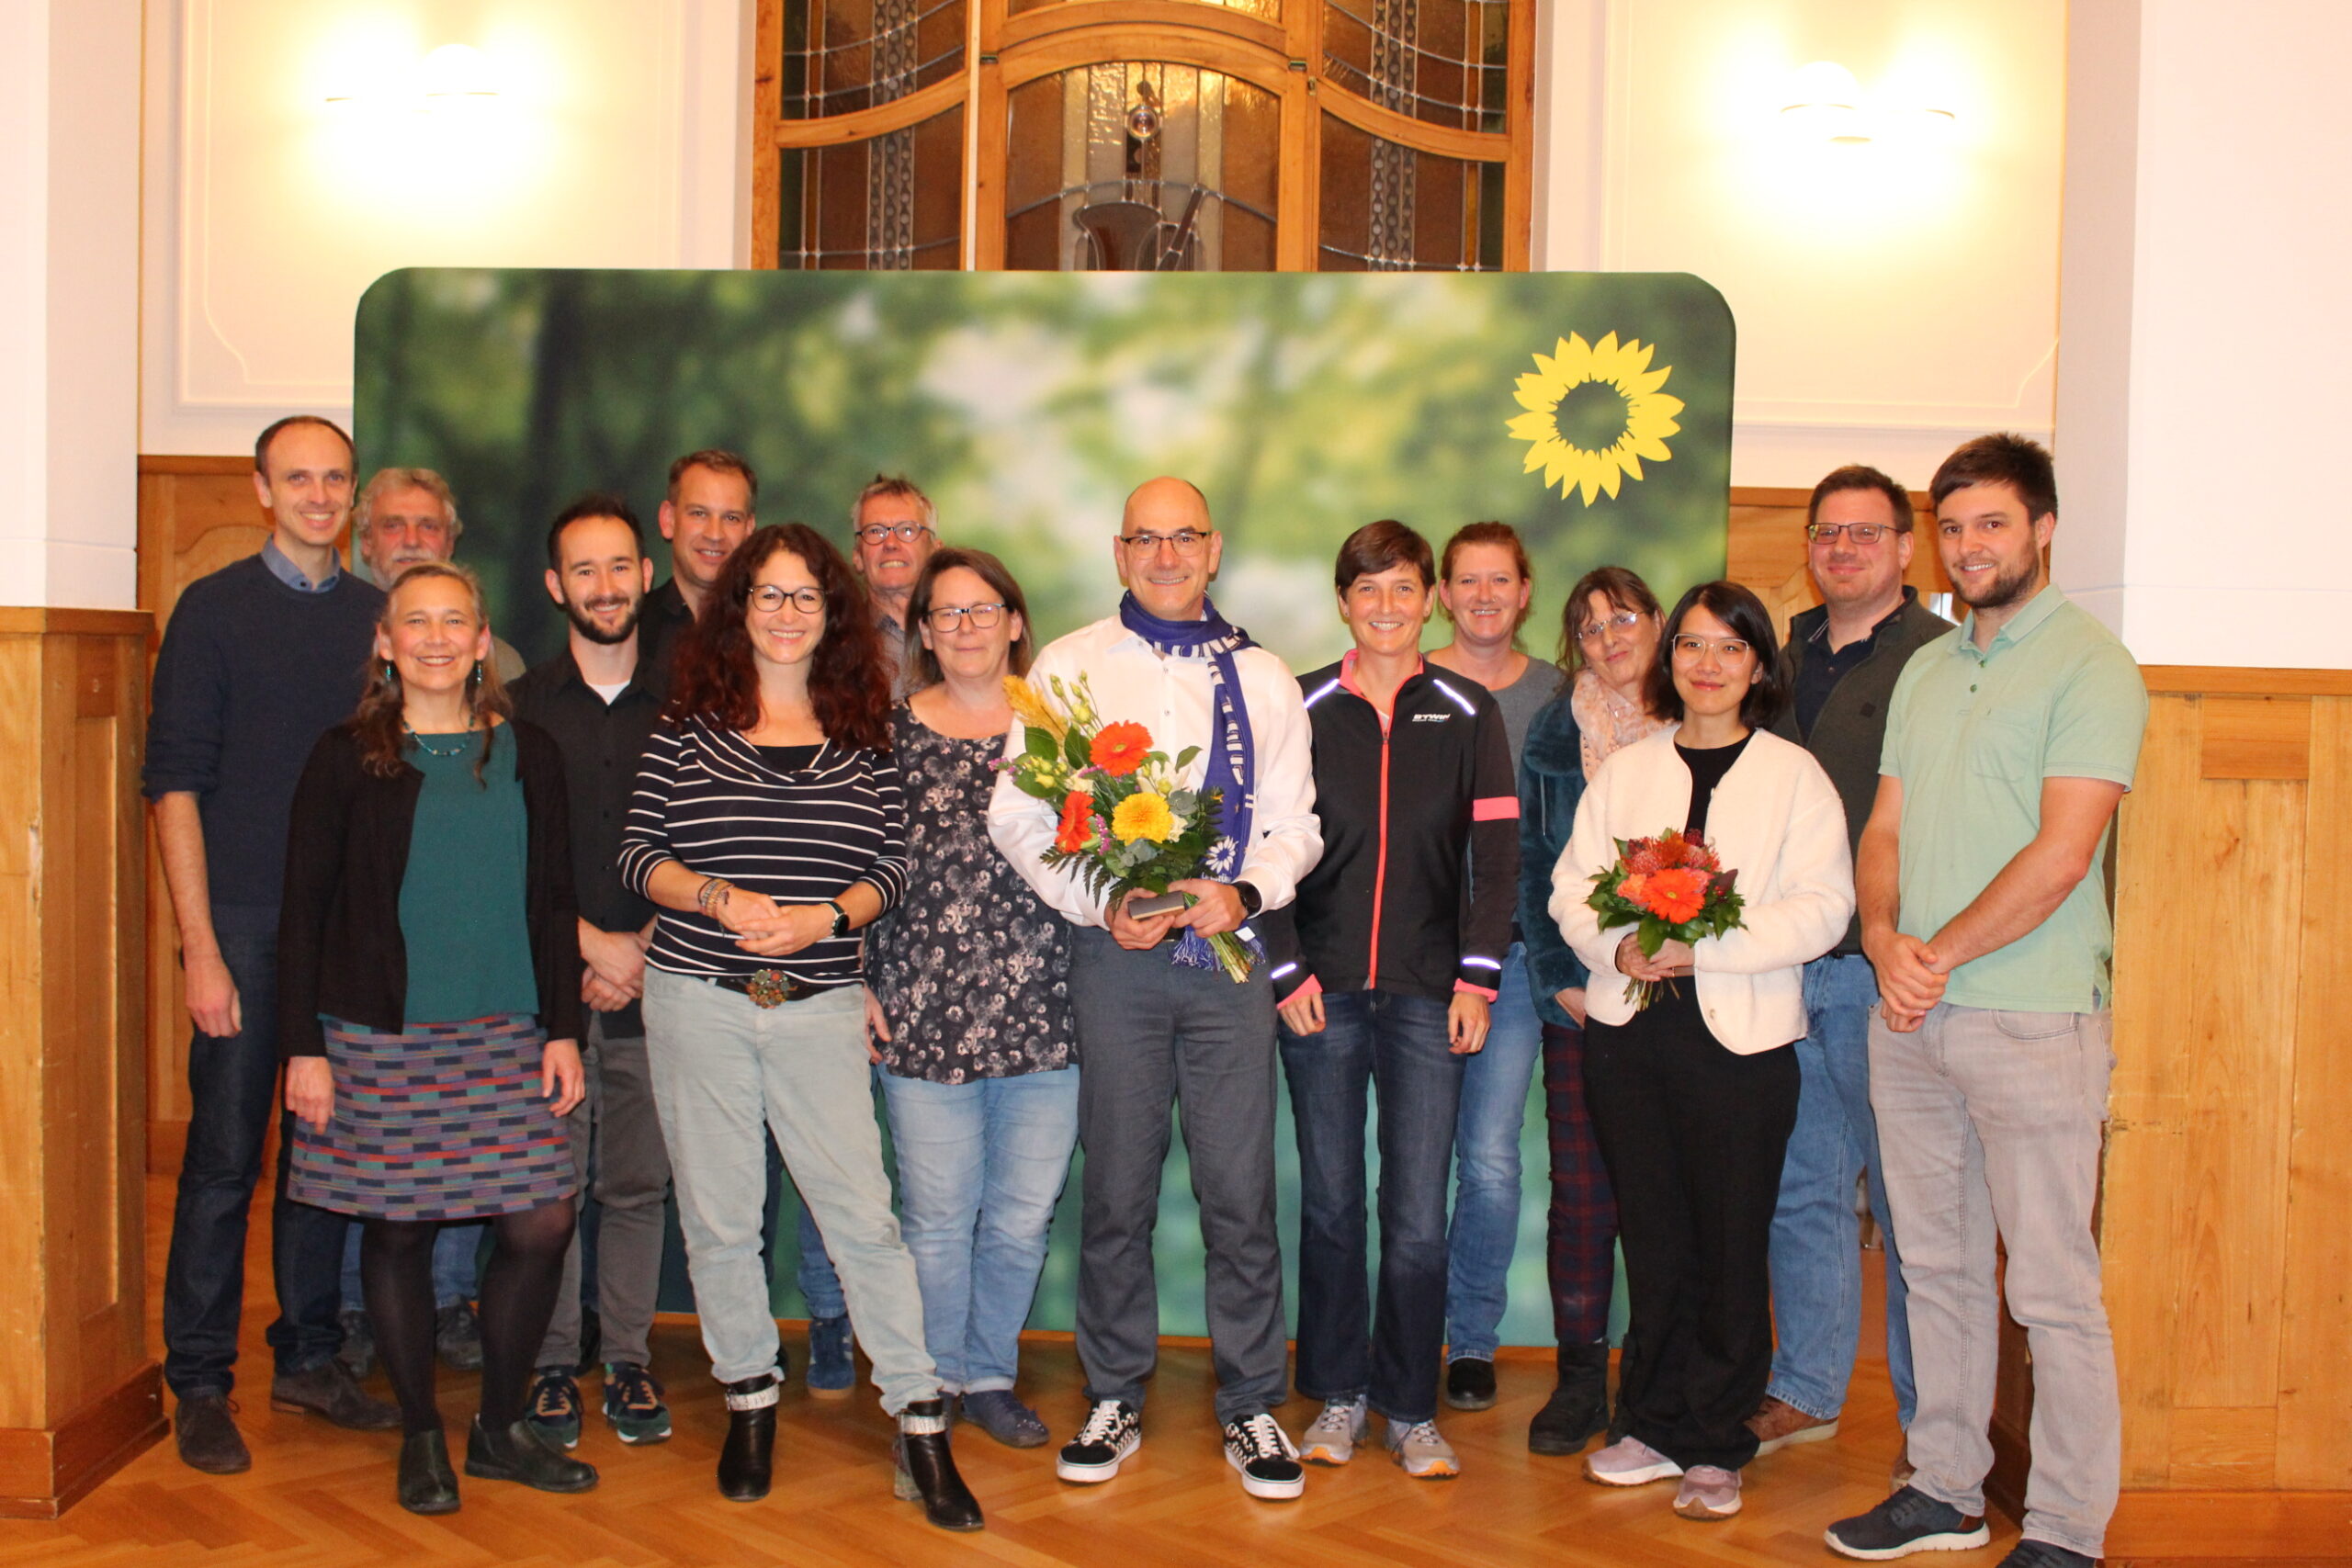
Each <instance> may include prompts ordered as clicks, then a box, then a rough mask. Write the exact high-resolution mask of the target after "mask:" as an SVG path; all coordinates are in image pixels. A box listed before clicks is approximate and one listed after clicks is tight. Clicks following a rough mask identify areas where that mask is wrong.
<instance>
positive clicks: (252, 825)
mask: <svg viewBox="0 0 2352 1568" xmlns="http://www.w3.org/2000/svg"><path fill="white" fill-rule="evenodd" d="M254 492H255V493H256V494H257V495H258V496H259V497H260V499H261V504H262V505H263V507H264V508H265V509H266V510H267V511H268V513H269V515H270V522H271V533H270V537H269V539H268V540H267V542H266V543H265V544H264V545H263V546H262V547H261V553H260V554H258V555H255V556H250V557H248V558H245V559H243V560H241V561H238V562H236V563H235V564H233V565H231V566H227V567H223V568H222V569H221V570H219V571H216V572H214V573H212V574H211V575H210V576H209V577H205V578H201V579H199V580H198V581H195V582H192V583H190V584H189V585H188V587H187V591H186V592H183V593H182V594H181V595H180V599H179V604H178V605H177V606H176V607H175V609H174V611H173V613H172V618H171V623H170V625H169V626H167V627H166V628H165V631H164V647H163V652H162V654H161V656H160V657H159V658H158V659H157V660H156V661H155V688H154V700H153V704H152V713H151V716H150V717H149V719H148V726H147V761H146V770H145V774H144V787H145V791H146V795H147V798H148V799H149V800H150V801H152V802H153V807H154V817H155V836H156V839H157V840H158V842H159V844H160V846H161V848H162V852H163V860H164V881H165V883H166V884H167V885H168V886H170V888H171V895H172V910H173V913H174V914H175V916H176V917H177V919H178V922H179V932H180V962H181V965H182V968H183V969H184V970H185V972H186V981H187V1007H188V1013H189V1016H190V1017H191V1018H192V1019H194V1021H195V1024H196V1032H195V1037H194V1038H193V1039H192V1040H191V1041H190V1042H189V1043H188V1063H187V1077H188V1100H189V1112H188V1126H187V1154H186V1156H184V1157H183V1158H182V1160H181V1162H180V1184H179V1198H178V1201H177V1203H176V1204H175V1207H174V1210H173V1214H172V1246H171V1253H170V1256H169V1258H168V1259H167V1260H166V1262H165V1263H164V1381H166V1382H169V1383H170V1384H171V1386H172V1392H173V1393H174V1394H175V1396H176V1397H177V1399H178V1401H179V1410H178V1414H177V1418H176V1420H175V1423H174V1429H175V1434H176V1436H177V1438H178V1442H179V1451H180V1457H181V1459H182V1460H184V1461H187V1463H188V1464H189V1465H191V1466H193V1467H195V1468H196V1469H198V1470H202V1471H209V1472H213V1473H216V1474H226V1473H230V1472H236V1471H241V1470H244V1469H246V1468H247V1467H248V1466H250V1465H251V1464H252V1463H253V1459H252V1456H251V1455H250V1454H248V1453H247V1452H246V1450H245V1444H244V1439H243V1438H241V1437H240V1436H239V1435H238V1433H237V1428H236V1424H235V1422H234V1421H233V1420H232V1419H231V1417H230V1414H229V1391H230V1388H231V1386H232V1383H233V1382H234V1377H235V1370H236V1361H237V1320H238V1315H239V1313H240V1311H241V1310H242V1308H243V1299H244V1260H245V1217H246V1212H247V1210H248V1209H249V1208H250V1207H251V1205H252V1202H253V1193H254V1181H255V1180H256V1179H258V1178H259V1176H260V1174H261V1151H262V1143H263V1139H264V1136H265V1134H266V1133H267V1131H268V1127H269V1120H270V1117H271V1116H272V1115H273V1114H274V1113H277V1112H278V1111H279V1101H278V1093H277V1069H278V1059H277V907H278V903H279V899H280V897H281V892H282V886H283V883H284V880H285V871H286V820H287V814H288V810H289V808H290V807H291V806H292V803H293V798H294V784H295V781H296V779H297V778H298V777H299V776H300V773H301V771H302V764H303V761H304V760H305V759H307V758H308V757H309V756H310V754H311V747H312V746H313V745H314V744H315V743H316V742H317V740H318V739H319V736H320V734H321V732H322V731H323V730H325V729H326V728H329V727H330V726H332V725H334V724H336V723H338V722H340V721H341V720H343V719H344V718H346V717H348V716H350V714H351V711H352V709H353V707H354V706H355V705H356V704H357V702H358V700H359V693H360V688H361V685H362V683H363V682H364V681H365V679H366V674H367V670H368V660H369V656H370V652H371V650H372V649H373V648H374V644H375V631H376V619H377V615H378V613H379V611H380V610H381V609H382V607H383V604H384V595H383V593H382V592H380V591H379V590H378V589H376V588H374V587H373V586H371V585H369V584H368V583H366V582H362V581H359V580H358V579H357V578H356V577H354V576H352V575H351V574H350V573H348V572H346V571H345V570H343V568H342V562H341V560H340V558H338V556H337V553H336V548H335V540H336V537H337V536H339V535H340V534H341V533H342V531H343V528H344V525H345V523H347V522H348V521H349V519H350V516H351V492H352V450H351V440H350V437H348V436H346V435H345V434H344V433H343V432H342V431H341V430H340V429H338V428H337V427H336V426H334V424H332V423H329V422H328V421H326V420H323V419H320V418H317V417H315V416H311V415H296V416H295V417H293V418H290V419H283V420H280V421H278V422H277V423H275V424H273V425H271V426H270V427H269V428H268V429H267V430H265V431H263V432H262V434H261V438H260V440H258V441H257V442H255V443H254ZM281 1133H282V1134H290V1126H289V1127H284V1128H281ZM292 1143H293V1140H292V1138H291V1136H290V1135H281V1138H280V1140H279V1144H278V1156H277V1157H278V1176H277V1199H276V1201H275V1202H274V1204H273V1207H272V1210H271V1219H272V1224H273V1228H274V1231H275V1237H274V1247H273V1256H272V1259H271V1261H272V1264H273V1272H274V1275H275V1278H276V1282H277V1305H278V1316H277V1322H275V1323H273V1324H271V1325H270V1327H269V1334H268V1338H269V1344H270V1348H271V1349H272V1350H273V1351H274V1352H275V1353H276V1357H277V1375H276V1377H275V1378H274V1379H273V1380H272V1381H271V1383H270V1390H269V1401H270V1405H271V1407H272V1408H274V1409H279V1410H307V1411H311V1412H313V1413H314V1414H317V1415H320V1416H325V1417H326V1418H327V1419H328V1420H330V1421H333V1422H334V1423H335V1424H336V1425H338V1426H343V1427H358V1428H362V1429H366V1430H377V1429H382V1428H390V1427H397V1426H399V1425H400V1413H399V1412H398V1411H397V1410H395V1409H393V1408H392V1407H391V1406H390V1405H389V1404H384V1403H382V1402H381V1401H379V1400H375V1399H371V1398H369V1397H368V1395H367V1394H365V1393H361V1392H360V1390H359V1386H358V1384H357V1383H356V1382H353V1381H352V1379H351V1375H350V1373H349V1372H347V1371H345V1370H344V1369H343V1368H342V1366H341V1365H339V1364H338V1363H337V1362H336V1361H335V1359H334V1353H335V1349H336V1347H337V1345H338V1344H339V1343H340V1339H341V1331H340V1328H339V1326H338V1325H337V1323H336V1314H335V1308H336V1305H337V1298H338V1291H337V1283H338V1272H339V1265H340V1263H341V1260H342V1257H343V1239H344V1234H345V1227H346V1226H347V1224H349V1222H348V1221H347V1220H345V1217H344V1216H343V1215H341V1214H336V1213H329V1212H327V1211H326V1210H324V1209H313V1208H311V1207H308V1206H307V1205H304V1204H300V1203H295V1202H291V1201H288V1199H287V1197H286V1164H287V1156H288V1150H289V1148H290V1147H291V1145H292Z"/></svg>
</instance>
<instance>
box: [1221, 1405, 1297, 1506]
mask: <svg viewBox="0 0 2352 1568" xmlns="http://www.w3.org/2000/svg"><path fill="white" fill-rule="evenodd" d="M1225 1462H1226V1463H1227V1464H1229V1465H1231V1466H1232V1467H1233V1468H1234V1469H1236V1470H1238V1471H1239V1472H1241V1490H1243V1491H1244V1492H1247V1493H1249V1494H1250V1495H1251V1496H1252V1497H1272V1498H1283V1497H1295V1496H1297V1495H1299V1494H1300V1493H1302V1492H1304V1491H1306V1466H1305V1465H1302V1464H1300V1463H1299V1462H1298V1448H1297V1445H1295V1444H1294V1443H1293V1442H1292V1441H1291V1440H1290V1436H1289V1434H1288V1433H1286V1432H1284V1431H1283V1429H1282V1427H1281V1426H1280V1424H1279V1423H1277V1422H1276V1421H1275V1420H1274V1418H1273V1417H1272V1416H1270V1415H1268V1414H1267V1413H1266V1412H1264V1411H1262V1410H1261V1411H1260V1412H1259V1413H1258V1414H1257V1415H1255V1416H1243V1417H1242V1418H1241V1419H1240V1420H1238V1421H1227V1423H1226V1424H1225Z"/></svg>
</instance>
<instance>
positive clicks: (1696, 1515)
mask: <svg viewBox="0 0 2352 1568" xmlns="http://www.w3.org/2000/svg"><path fill="white" fill-rule="evenodd" d="M1674 1511H1675V1512H1676V1513H1678V1514H1679V1515H1681V1516H1682V1517H1684V1518H1686V1519H1705V1520H1713V1519H1727V1518H1729V1517H1732V1516H1733V1515H1734V1514H1736V1513H1737V1512H1739V1472H1737V1471H1736V1470H1725V1469H1724V1468H1723V1467H1722V1466H1720V1465H1713V1464H1694V1465H1692V1466H1691V1468H1690V1469H1688V1470H1686V1471H1684V1472H1682V1484H1681V1485H1680V1486H1679V1487H1677V1488H1676V1489H1675V1493H1674Z"/></svg>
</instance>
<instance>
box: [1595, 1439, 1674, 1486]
mask: <svg viewBox="0 0 2352 1568" xmlns="http://www.w3.org/2000/svg"><path fill="white" fill-rule="evenodd" d="M1681 1473H1682V1467H1681V1466H1680V1465H1679V1464H1677V1463H1675V1462H1674V1461H1672V1460H1670V1459H1668V1458H1667V1457H1666V1456H1665V1455H1664V1454H1662V1453H1660V1452H1658V1451H1657V1450H1656V1449H1654V1448H1652V1447H1650V1446H1649V1445H1648V1444H1647V1443H1645V1442H1644V1441H1642V1440H1641V1438H1618V1439H1617V1440H1616V1441H1615V1442H1613V1443H1611V1444H1610V1445H1609V1446H1608V1447H1607V1448H1605V1449H1602V1450H1600V1451H1599V1452H1598V1453H1589V1454H1587V1455H1585V1456H1584V1478H1585V1479H1586V1480H1587V1481H1598V1482H1599V1483H1600V1484H1602V1485H1603V1486H1647V1485H1648V1484H1649V1483H1651V1482H1653V1481H1666V1480H1668V1479H1670V1478H1672V1477H1674V1476H1677V1475H1679V1474H1681Z"/></svg>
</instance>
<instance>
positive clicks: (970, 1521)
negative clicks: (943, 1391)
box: [890, 1399, 984, 1530]
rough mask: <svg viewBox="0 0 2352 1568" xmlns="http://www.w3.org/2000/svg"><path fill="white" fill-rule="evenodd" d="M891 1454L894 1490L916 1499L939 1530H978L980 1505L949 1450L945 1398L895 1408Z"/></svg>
mask: <svg viewBox="0 0 2352 1568" xmlns="http://www.w3.org/2000/svg"><path fill="white" fill-rule="evenodd" d="M890 1457H891V1458H892V1459H893V1460H894V1461H897V1463H898V1467H899V1475H898V1480H897V1483H896V1484H895V1485H894V1486H893V1487H892V1491H894V1492H895V1493H896V1494H897V1495H898V1496H899V1498H900V1500H902V1501H904V1502H909V1503H911V1502H914V1501H916V1500H917V1499H918V1498H920V1499H921V1500H922V1517H924V1518H926V1519H929V1520H930V1521H931V1522H932V1523H933V1524H934V1525H937V1526H938V1527H939V1528H940V1529H944V1530H976V1529H979V1528H980V1526H981V1525H982V1523H983V1522H984V1521H983V1520H982V1519H981V1517H980V1505H979V1503H978V1500H977V1499H975V1498H974V1497H973V1495H972V1492H971V1488H969V1487H967V1486H966V1485H965V1484H964V1478H963V1477H962V1476H960V1475H958V1474H956V1456H955V1455H954V1454H952V1453H950V1452H948V1451H947V1402H946V1401H945V1400H944V1399H922V1400H917V1401H916V1402H915V1403H914V1404H910V1405H908V1406H907V1407H906V1408H905V1409H904V1410H901V1411H899V1441H898V1444H897V1446H896V1448H895V1449H894V1450H892V1453H891V1456H890Z"/></svg>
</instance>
